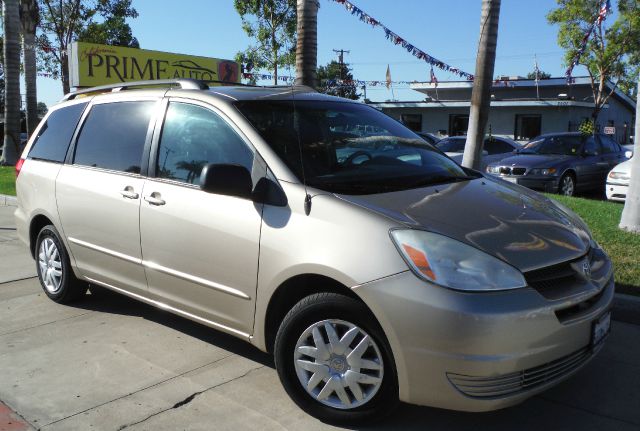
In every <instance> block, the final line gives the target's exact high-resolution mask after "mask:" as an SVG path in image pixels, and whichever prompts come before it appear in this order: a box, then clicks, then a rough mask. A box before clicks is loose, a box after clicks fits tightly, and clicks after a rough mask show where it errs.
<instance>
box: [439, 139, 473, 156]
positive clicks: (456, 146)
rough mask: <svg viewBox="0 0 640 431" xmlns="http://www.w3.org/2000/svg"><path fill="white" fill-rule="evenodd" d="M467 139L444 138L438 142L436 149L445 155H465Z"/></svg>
mask: <svg viewBox="0 0 640 431" xmlns="http://www.w3.org/2000/svg"><path fill="white" fill-rule="evenodd" d="M466 142H467V138H466V137H465V138H444V139H443V140H441V141H438V143H437V144H436V147H438V149H439V150H440V151H443V152H445V153H464V145H465V143H466Z"/></svg>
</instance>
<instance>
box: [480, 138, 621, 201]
mask: <svg viewBox="0 0 640 431" xmlns="http://www.w3.org/2000/svg"><path fill="white" fill-rule="evenodd" d="M625 152H626V151H625V149H624V148H623V147H621V146H620V145H618V144H617V143H616V142H615V141H614V140H613V139H612V138H611V137H610V136H608V135H603V134H597V135H583V134H581V133H553V134H547V135H541V136H538V137H537V138H535V139H533V140H532V141H530V142H529V143H527V144H526V145H525V146H524V147H522V148H521V149H520V150H518V151H517V152H516V153H515V154H514V155H513V156H511V157H507V158H505V159H502V160H501V161H500V162H496V163H491V164H490V165H489V166H487V172H488V173H489V174H492V175H496V176H498V177H499V178H502V179H503V180H506V181H509V182H512V183H517V184H520V185H522V186H525V187H529V188H531V189H536V190H542V191H545V192H552V193H560V194H563V195H567V196H572V195H574V194H575V193H576V191H583V190H589V189H600V188H602V187H604V184H605V181H606V177H607V173H608V172H609V171H610V170H611V168H613V167H614V166H616V165H617V164H618V163H621V162H623V161H625V160H626V159H627V157H626V155H625Z"/></svg>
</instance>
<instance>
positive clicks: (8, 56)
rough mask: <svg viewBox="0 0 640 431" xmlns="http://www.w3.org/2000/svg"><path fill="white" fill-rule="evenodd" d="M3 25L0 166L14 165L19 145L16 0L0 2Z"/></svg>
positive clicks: (17, 20)
mask: <svg viewBox="0 0 640 431" xmlns="http://www.w3.org/2000/svg"><path fill="white" fill-rule="evenodd" d="M2 14H3V15H2V20H3V24H4V48H3V49H4V85H5V107H4V147H3V151H2V158H0V165H15V163H16V161H17V160H18V151H19V148H20V8H19V0H4V1H3V3H2Z"/></svg>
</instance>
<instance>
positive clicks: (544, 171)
mask: <svg viewBox="0 0 640 431" xmlns="http://www.w3.org/2000/svg"><path fill="white" fill-rule="evenodd" d="M556 172H558V170H557V169H556V168H542V169H531V170H530V171H529V175H553V174H555V173H556Z"/></svg>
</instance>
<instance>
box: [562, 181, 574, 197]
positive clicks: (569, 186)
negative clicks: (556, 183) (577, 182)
mask: <svg viewBox="0 0 640 431" xmlns="http://www.w3.org/2000/svg"><path fill="white" fill-rule="evenodd" d="M562 192H563V194H565V195H573V180H572V179H571V177H566V178H565V179H564V180H562Z"/></svg>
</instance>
